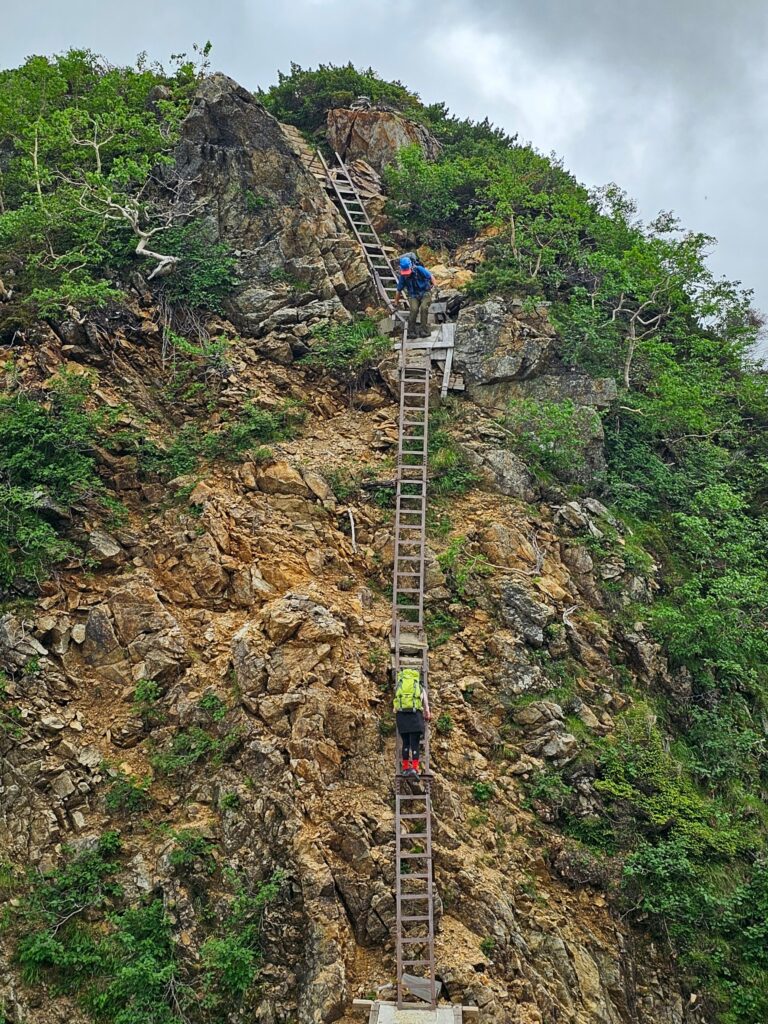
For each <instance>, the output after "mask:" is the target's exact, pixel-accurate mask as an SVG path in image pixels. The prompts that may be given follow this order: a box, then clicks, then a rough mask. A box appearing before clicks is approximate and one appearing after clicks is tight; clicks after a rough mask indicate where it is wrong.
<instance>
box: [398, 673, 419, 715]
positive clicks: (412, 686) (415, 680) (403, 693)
mask: <svg viewBox="0 0 768 1024" xmlns="http://www.w3.org/2000/svg"><path fill="white" fill-rule="evenodd" d="M394 708H395V711H423V710H424V702H423V700H422V698H421V674H420V673H419V670H418V669H417V668H401V669H400V671H399V672H398V674H397V690H396V691H395V704H394Z"/></svg>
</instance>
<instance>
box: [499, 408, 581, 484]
mask: <svg viewBox="0 0 768 1024" xmlns="http://www.w3.org/2000/svg"><path fill="white" fill-rule="evenodd" d="M594 421H597V422H599V420H598V417H597V414H596V413H595V412H593V411H592V410H586V409H583V408H582V409H578V408H577V407H576V406H575V405H574V404H573V402H572V401H570V399H566V400H565V401H564V402H545V401H537V400H536V399H533V398H526V399H520V400H518V401H514V402H510V404H509V407H508V409H507V412H506V414H505V416H504V418H503V421H502V422H503V424H504V427H505V429H507V430H508V431H510V432H511V435H512V438H511V441H510V443H511V444H512V446H513V447H514V449H515V450H516V451H517V452H518V453H519V454H520V455H521V456H522V458H523V459H525V460H526V461H528V462H531V463H532V464H533V465H534V466H536V465H538V466H541V467H542V468H543V469H544V470H547V471H549V472H551V473H554V475H555V476H558V477H560V478H561V479H564V480H568V479H572V478H573V476H574V474H578V472H579V470H581V469H583V467H584V464H585V455H586V449H587V446H588V445H589V443H590V441H591V439H592V437H593V436H594V429H595V423H594Z"/></svg>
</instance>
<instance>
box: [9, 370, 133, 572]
mask: <svg viewBox="0 0 768 1024" xmlns="http://www.w3.org/2000/svg"><path fill="white" fill-rule="evenodd" d="M90 394H91V385H90V382H89V380H88V379H87V378H86V377H76V376H72V375H70V374H67V373H62V374H60V375H59V376H57V377H54V378H53V379H52V381H51V386H50V387H49V388H48V390H47V393H46V398H45V400H43V399H42V398H39V397H37V396H34V397H33V395H32V394H29V393H27V392H25V391H21V390H14V389H13V388H12V386H8V387H7V388H6V390H5V391H4V392H2V393H0V474H1V475H2V482H1V483H0V583H3V584H5V585H9V584H12V583H13V582H14V580H16V579H18V578H20V579H23V580H37V579H40V577H41V576H42V575H43V574H44V572H45V571H46V570H47V569H49V568H50V567H51V566H53V565H55V564H56V563H57V562H61V561H63V560H64V559H66V558H69V557H71V556H72V555H74V554H76V553H77V551H78V549H77V547H76V546H75V545H74V544H73V543H72V542H71V541H70V540H68V539H67V538H66V537H65V536H64V524H65V523H66V519H67V518H68V517H69V516H70V515H71V513H72V510H73V506H76V507H78V508H82V507H85V506H86V505H87V506H89V507H90V508H92V509H94V510H101V511H104V510H106V509H107V508H108V507H112V508H114V507H116V503H115V502H114V500H113V499H111V498H110V497H109V495H108V493H107V491H106V489H105V487H104V485H103V483H102V482H101V480H100V478H99V477H98V475H97V473H96V462H95V458H94V442H95V441H96V438H97V437H98V434H99V432H100V430H101V429H102V427H103V426H104V423H105V418H104V416H103V415H102V414H101V413H99V412H93V411H91V410H90V408H89V402H90Z"/></svg>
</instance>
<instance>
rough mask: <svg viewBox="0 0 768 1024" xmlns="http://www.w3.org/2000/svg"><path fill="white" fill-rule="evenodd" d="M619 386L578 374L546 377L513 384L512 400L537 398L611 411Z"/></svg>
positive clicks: (560, 374)
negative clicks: (609, 407)
mask: <svg viewBox="0 0 768 1024" xmlns="http://www.w3.org/2000/svg"><path fill="white" fill-rule="evenodd" d="M618 393H619V392H618V386H617V384H616V380H615V378H613V377H588V376H587V375H586V374H582V373H578V372H577V371H569V372H567V373H558V374H553V373H544V374H541V376H538V377H535V378H534V379H532V380H524V381H515V382H514V383H512V384H510V387H509V394H510V397H512V398H536V399H538V400H539V401H545V402H564V401H566V400H567V399H569V400H570V401H571V402H573V404H574V405H586V406H591V407H592V408H593V409H607V408H608V406H610V405H612V404H613V403H614V402H615V401H616V399H617V397H618Z"/></svg>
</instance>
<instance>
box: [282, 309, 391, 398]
mask: <svg viewBox="0 0 768 1024" xmlns="http://www.w3.org/2000/svg"><path fill="white" fill-rule="evenodd" d="M312 334H313V339H314V340H313V342H312V345H311V348H310V351H309V354H308V355H306V356H305V357H304V358H303V359H302V364H303V365H304V366H307V367H309V368H310V369H316V370H319V371H321V372H323V373H327V374H329V375H330V376H331V377H334V378H335V379H336V380H338V381H339V382H340V383H342V384H343V385H344V386H345V387H346V388H347V389H348V391H349V395H350V398H351V397H352V395H353V393H354V392H355V391H356V390H358V389H359V388H361V387H365V386H366V385H367V383H368V382H369V379H370V377H371V374H372V371H373V369H374V367H375V366H376V365H377V364H378V363H379V362H380V361H381V360H382V359H383V357H384V356H385V355H386V354H387V352H389V351H390V349H391V347H392V342H391V339H390V338H388V337H387V336H386V335H382V334H379V329H378V326H377V325H376V323H374V321H373V320H368V319H365V318H364V319H361V320H356V321H353V322H352V323H346V324H334V323H327V324H322V325H320V326H319V327H315V328H314V330H313V332H312Z"/></svg>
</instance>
